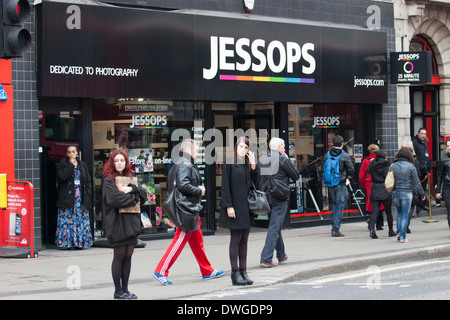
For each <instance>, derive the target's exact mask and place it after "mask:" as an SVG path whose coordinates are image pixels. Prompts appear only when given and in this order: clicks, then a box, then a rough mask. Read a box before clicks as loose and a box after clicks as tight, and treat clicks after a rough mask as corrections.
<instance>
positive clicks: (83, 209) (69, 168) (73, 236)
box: [55, 145, 92, 249]
mask: <svg viewBox="0 0 450 320" xmlns="http://www.w3.org/2000/svg"><path fill="white" fill-rule="evenodd" d="M57 176H58V181H59V195H58V201H57V203H56V206H57V207H58V220H57V225H56V240H55V243H56V245H57V246H58V247H60V248H67V249H74V248H78V249H81V248H89V247H90V246H92V233H91V226H90V221H89V220H90V219H89V208H90V206H91V198H92V179H91V176H90V175H89V170H88V168H87V166H86V164H85V163H84V162H82V161H81V160H80V158H78V151H77V147H76V146H73V145H72V146H68V147H67V150H66V156H65V157H64V158H63V159H62V160H61V162H60V163H59V165H58V169H57Z"/></svg>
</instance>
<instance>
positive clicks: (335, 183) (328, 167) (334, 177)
mask: <svg viewBox="0 0 450 320" xmlns="http://www.w3.org/2000/svg"><path fill="white" fill-rule="evenodd" d="M343 147H344V138H342V137H341V136H340V135H335V136H334V137H333V148H331V150H330V151H328V152H327V153H326V155H325V157H324V163H323V164H324V165H323V182H324V184H325V186H326V187H327V188H328V198H329V199H331V201H332V209H331V235H332V236H333V237H343V236H344V235H343V234H342V233H341V232H340V231H339V229H340V228H341V220H342V215H343V213H344V208H345V203H346V202H347V197H348V190H347V186H346V181H347V179H348V178H350V177H351V176H352V174H353V172H354V171H355V169H354V167H353V163H352V159H351V158H350V156H349V155H348V153H346V152H345V151H344V150H343V149H342V148H343Z"/></svg>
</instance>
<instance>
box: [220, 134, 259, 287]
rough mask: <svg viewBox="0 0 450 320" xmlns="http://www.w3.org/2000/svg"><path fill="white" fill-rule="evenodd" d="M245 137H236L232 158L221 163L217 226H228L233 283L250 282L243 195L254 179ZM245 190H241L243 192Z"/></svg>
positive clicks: (252, 159)
mask: <svg viewBox="0 0 450 320" xmlns="http://www.w3.org/2000/svg"><path fill="white" fill-rule="evenodd" d="M249 147H250V145H249V139H248V137H240V138H238V139H237V142H236V145H235V146H234V155H233V159H232V162H231V161H229V162H228V163H225V164H224V166H223V173H222V204H221V211H220V220H219V221H220V227H221V228H227V229H230V247H229V256H230V263H231V282H232V284H233V285H251V284H253V281H252V280H251V279H250V278H249V276H248V275H247V241H248V236H249V234H250V224H251V213H250V210H249V207H248V201H247V196H248V193H249V191H250V187H251V186H252V180H253V181H256V180H257V175H256V161H255V154H254V153H253V152H252V151H250V149H249ZM244 191H245V192H244Z"/></svg>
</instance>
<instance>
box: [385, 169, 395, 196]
mask: <svg viewBox="0 0 450 320" xmlns="http://www.w3.org/2000/svg"><path fill="white" fill-rule="evenodd" d="M394 185H395V178H394V172H393V171H392V164H391V166H390V168H389V172H388V174H387V175H386V179H384V187H385V188H386V190H387V191H388V192H392V190H394Z"/></svg>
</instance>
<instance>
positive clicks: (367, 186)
mask: <svg viewBox="0 0 450 320" xmlns="http://www.w3.org/2000/svg"><path fill="white" fill-rule="evenodd" d="M378 150H380V147H379V146H378V145H376V144H375V143H372V144H370V145H369V146H368V147H367V151H368V152H369V155H368V156H367V157H365V158H364V160H363V161H362V163H361V168H360V169H359V183H360V184H361V187H362V188H363V189H364V192H365V194H366V213H367V214H368V215H369V224H370V219H371V216H372V212H373V207H372V202H371V200H370V192H371V190H372V177H371V175H370V173H368V172H367V168H368V167H369V165H370V163H371V161H373V160H374V159H375V157H376V153H377V152H378ZM383 210H384V206H383V204H381V208H380V211H383ZM382 229H383V215H382V214H379V215H378V221H377V230H382Z"/></svg>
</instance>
